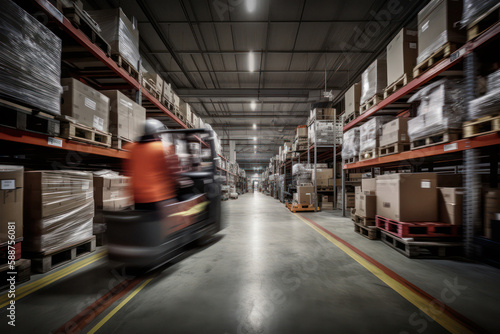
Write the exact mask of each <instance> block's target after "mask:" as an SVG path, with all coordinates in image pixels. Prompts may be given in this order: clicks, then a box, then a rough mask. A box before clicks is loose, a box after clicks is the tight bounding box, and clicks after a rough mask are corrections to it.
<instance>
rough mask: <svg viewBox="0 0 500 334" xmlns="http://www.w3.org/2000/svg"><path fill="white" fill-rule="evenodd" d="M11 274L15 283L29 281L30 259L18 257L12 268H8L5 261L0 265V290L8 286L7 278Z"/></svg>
mask: <svg viewBox="0 0 500 334" xmlns="http://www.w3.org/2000/svg"><path fill="white" fill-rule="evenodd" d="M12 269H14V270H12ZM11 273H15V274H11ZM11 276H14V277H15V279H16V284H21V283H24V282H27V281H29V280H30V278H31V261H30V260H28V259H19V260H17V261H16V262H15V264H14V268H10V267H9V265H8V264H7V263H6V264H2V265H0V290H3V289H5V288H7V289H8V288H9V283H8V282H7V278H10V277H11Z"/></svg>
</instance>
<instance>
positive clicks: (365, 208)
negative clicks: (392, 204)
mask: <svg viewBox="0 0 500 334" xmlns="http://www.w3.org/2000/svg"><path fill="white" fill-rule="evenodd" d="M354 207H355V208H356V215H358V216H361V217H366V218H372V219H375V215H376V214H377V196H376V195H366V194H364V193H363V192H362V191H361V192H357V193H356V194H355V206H354Z"/></svg>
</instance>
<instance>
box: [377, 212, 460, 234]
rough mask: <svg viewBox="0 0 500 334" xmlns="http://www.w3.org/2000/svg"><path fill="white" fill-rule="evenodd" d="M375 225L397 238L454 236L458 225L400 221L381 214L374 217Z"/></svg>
mask: <svg viewBox="0 0 500 334" xmlns="http://www.w3.org/2000/svg"><path fill="white" fill-rule="evenodd" d="M375 223H376V225H377V227H378V228H379V229H381V230H383V231H386V232H388V233H391V234H393V235H395V236H397V237H399V238H435V237H439V238H450V237H451V238H456V237H459V236H460V226H458V225H450V224H445V223H436V222H411V223H406V222H400V221H397V220H393V219H388V218H384V217H381V216H376V217H375Z"/></svg>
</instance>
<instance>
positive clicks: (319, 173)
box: [312, 168, 333, 184]
mask: <svg viewBox="0 0 500 334" xmlns="http://www.w3.org/2000/svg"><path fill="white" fill-rule="evenodd" d="M312 177H313V179H314V177H316V180H327V182H328V179H331V178H333V169H332V168H316V174H315V173H314V169H313V172H312ZM327 184H328V183H327Z"/></svg>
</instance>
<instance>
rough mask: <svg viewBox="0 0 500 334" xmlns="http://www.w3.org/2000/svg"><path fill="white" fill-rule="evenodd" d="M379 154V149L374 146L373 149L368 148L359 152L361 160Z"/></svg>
mask: <svg viewBox="0 0 500 334" xmlns="http://www.w3.org/2000/svg"><path fill="white" fill-rule="evenodd" d="M377 156H378V150H377V149H376V148H372V149H371V150H366V151H364V152H361V153H360V154H359V161H364V160H369V159H374V158H376V157H377Z"/></svg>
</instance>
